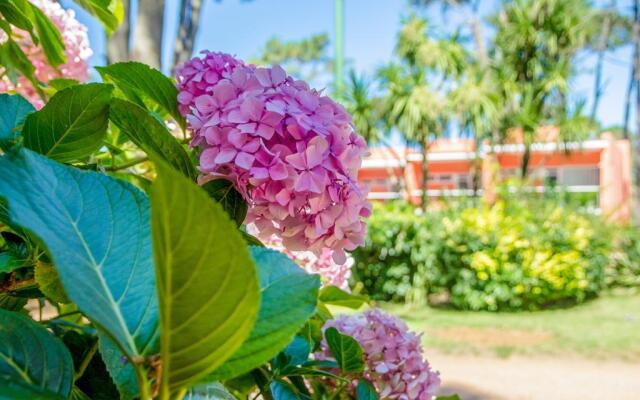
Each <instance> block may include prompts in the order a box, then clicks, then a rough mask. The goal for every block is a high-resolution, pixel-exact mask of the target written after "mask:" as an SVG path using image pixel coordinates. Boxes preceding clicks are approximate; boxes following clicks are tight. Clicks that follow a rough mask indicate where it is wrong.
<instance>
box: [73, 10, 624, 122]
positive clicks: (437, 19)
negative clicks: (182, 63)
mask: <svg viewBox="0 0 640 400" xmlns="http://www.w3.org/2000/svg"><path fill="white" fill-rule="evenodd" d="M601 2H602V0H600V1H598V2H597V3H601ZM63 3H64V4H65V5H70V6H71V7H73V8H75V9H76V10H77V7H76V6H74V5H73V4H69V3H70V2H69V1H63ZM166 3H167V4H166V7H167V10H168V11H170V12H167V13H166V18H165V28H166V31H167V32H169V34H168V35H169V36H168V37H165V39H170V40H165V43H166V48H168V47H171V46H172V45H173V34H170V33H172V32H175V27H176V23H177V16H178V12H177V0H166ZM204 3H205V5H204V8H203V14H202V19H201V28H200V31H199V35H198V38H197V40H196V51H199V50H203V49H209V50H215V51H224V52H228V53H232V54H235V55H237V56H238V57H240V58H244V59H246V58H250V57H251V56H255V55H256V54H258V53H259V52H260V49H261V48H262V47H263V46H264V43H265V42H266V41H267V40H268V39H269V38H271V37H274V36H275V37H278V38H279V39H282V40H295V39H301V38H304V37H308V36H310V35H312V34H315V33H321V32H327V33H329V35H330V36H332V35H333V1H332V0H253V1H250V2H242V1H240V0H223V1H221V2H216V1H213V0H204ZM344 3H345V15H344V19H345V56H346V57H347V58H348V59H349V60H350V61H351V64H350V66H352V67H353V68H354V69H355V70H356V71H358V72H366V73H371V72H373V71H374V70H375V68H376V67H377V66H379V65H381V64H383V63H385V62H386V61H388V60H389V59H390V58H391V56H392V53H393V46H394V43H395V38H396V34H397V32H398V30H399V28H400V21H401V18H402V16H403V15H407V13H408V12H409V8H408V6H407V0H344ZM495 3H497V1H494V0H490V1H484V2H483V4H484V5H483V8H482V9H481V13H483V14H486V13H487V12H489V11H491V10H492V9H495V8H494V7H495ZM618 3H620V4H622V6H626V5H627V3H629V1H628V0H626V1H622V2H621V1H619V2H618ZM77 15H78V19H79V20H81V22H83V23H85V24H86V25H87V26H88V27H89V36H90V41H91V46H92V48H93V50H94V53H95V54H94V56H93V57H92V59H91V64H92V65H101V64H103V63H104V55H105V39H104V33H103V31H102V29H101V27H100V24H99V23H98V22H96V21H95V20H93V18H92V17H91V16H89V15H88V14H86V13H85V12H83V11H82V10H78V11H77ZM427 15H428V16H429V18H430V19H431V20H432V23H434V24H436V25H437V26H439V27H440V28H442V29H453V28H455V27H456V26H458V24H459V21H460V20H459V18H457V17H456V15H455V14H453V13H449V14H448V15H446V16H444V17H443V15H442V13H441V12H440V9H439V8H433V9H430V10H428V11H427ZM168 54H169V52H165V57H164V61H163V63H164V64H165V65H168V64H169V62H168V61H169V60H168V57H167V56H168ZM579 60H580V70H582V71H583V72H582V74H581V75H579V76H578V77H577V78H576V79H575V82H574V83H573V91H572V92H573V93H574V95H575V96H576V97H578V98H583V99H585V100H586V101H587V102H588V103H587V110H590V108H589V101H590V99H591V95H592V91H593V76H592V70H593V64H594V57H591V56H588V55H581V56H580V57H579ZM630 60H631V49H630V48H621V49H619V50H617V51H615V52H613V53H611V54H609V55H608V57H607V63H606V66H605V82H606V84H607V87H606V90H605V94H604V96H603V98H602V99H601V103H600V108H599V112H598V119H599V120H600V121H601V123H602V124H603V125H605V126H608V125H616V124H621V123H622V121H623V112H624V110H623V107H624V97H625V91H626V85H627V82H628V79H629V76H628V75H629V71H628V69H629V67H628V66H629V61H630ZM633 121H635V118H634V119H632V122H633Z"/></svg>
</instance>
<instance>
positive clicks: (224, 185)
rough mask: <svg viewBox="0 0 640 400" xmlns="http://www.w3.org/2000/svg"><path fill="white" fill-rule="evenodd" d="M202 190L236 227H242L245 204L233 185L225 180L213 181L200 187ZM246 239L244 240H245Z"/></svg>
mask: <svg viewBox="0 0 640 400" xmlns="http://www.w3.org/2000/svg"><path fill="white" fill-rule="evenodd" d="M202 188H203V189H204V190H206V191H207V193H209V196H211V198H212V199H214V200H215V201H217V202H218V203H220V205H221V206H222V208H224V210H225V211H226V212H227V214H229V216H230V217H231V219H233V220H234V221H236V224H237V225H238V226H241V225H242V222H243V221H244V219H245V217H246V216H247V202H246V201H245V200H244V198H243V197H242V195H241V194H240V192H238V191H237V190H236V189H235V188H234V187H233V183H232V182H231V181H229V180H227V179H214V180H212V181H209V182H207V183H205V184H204V185H202ZM245 239H246V238H245Z"/></svg>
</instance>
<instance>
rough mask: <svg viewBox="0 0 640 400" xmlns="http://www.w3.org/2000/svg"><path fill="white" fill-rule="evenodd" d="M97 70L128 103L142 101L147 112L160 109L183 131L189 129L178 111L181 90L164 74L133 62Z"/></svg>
mask: <svg viewBox="0 0 640 400" xmlns="http://www.w3.org/2000/svg"><path fill="white" fill-rule="evenodd" d="M96 69H97V70H98V72H99V73H100V75H101V76H102V79H104V80H105V81H111V82H113V83H114V85H116V87H117V88H118V89H120V90H121V91H122V92H123V93H124V94H125V96H126V97H127V98H128V99H129V100H131V101H133V102H136V101H137V99H139V98H142V99H143V100H144V103H145V105H146V106H147V108H149V107H151V106H158V107H159V108H160V109H161V110H162V111H163V112H164V113H166V114H168V115H171V116H172V117H173V119H174V120H176V122H177V123H178V124H179V125H180V127H181V128H182V129H183V130H184V129H185V128H186V121H185V119H184V117H183V116H182V115H181V114H180V111H178V89H177V88H176V86H175V84H174V83H173V81H172V80H171V79H170V78H168V77H166V76H164V75H163V74H162V72H160V71H158V70H155V69H153V68H151V67H149V66H147V65H145V64H142V63H139V62H134V61H130V62H121V63H116V64H111V65H109V66H106V67H96Z"/></svg>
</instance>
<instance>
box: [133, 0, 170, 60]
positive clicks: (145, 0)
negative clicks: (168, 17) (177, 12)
mask: <svg viewBox="0 0 640 400" xmlns="http://www.w3.org/2000/svg"><path fill="white" fill-rule="evenodd" d="M163 30H164V0H138V18H137V19H136V26H135V28H134V32H133V59H135V60H137V61H141V62H143V63H145V64H148V65H150V66H152V67H154V68H158V69H160V67H161V65H162V32H163Z"/></svg>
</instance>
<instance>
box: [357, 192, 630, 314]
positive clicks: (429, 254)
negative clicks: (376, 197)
mask: <svg viewBox="0 0 640 400" xmlns="http://www.w3.org/2000/svg"><path fill="white" fill-rule="evenodd" d="M610 232H611V229H606V228H604V225H602V224H601V223H600V221H599V220H598V219H597V218H595V217H593V216H590V215H588V214H585V213H581V212H579V211H577V210H576V209H575V208H573V207H570V206H569V205H567V204H564V205H563V206H559V205H558V203H557V202H553V201H546V200H544V199H542V198H536V199H531V200H527V201H525V200H518V201H510V202H509V203H508V205H507V203H505V202H498V203H496V204H495V205H494V206H492V207H487V206H482V205H478V206H476V207H468V206H466V207H450V208H449V209H447V210H444V211H437V212H429V213H427V214H425V215H418V214H416V212H415V210H413V209H412V208H409V207H403V206H398V205H394V204H391V205H384V206H381V205H377V206H376V210H375V211H374V213H373V217H372V218H371V220H370V222H369V234H368V238H367V243H366V245H365V246H364V247H363V248H360V249H359V250H357V251H356V252H354V257H355V259H356V264H355V267H354V273H353V282H352V283H353V284H356V285H359V286H361V287H362V290H363V291H364V292H366V293H367V294H369V295H370V296H371V297H372V298H373V299H376V300H384V301H409V302H424V301H427V300H429V301H431V302H443V301H444V302H446V303H448V304H450V305H452V306H454V307H456V308H460V309H472V310H515V309H539V308H543V307H549V306H554V305H564V304H571V303H577V302H581V301H583V300H585V299H586V298H588V297H591V296H595V295H596V294H597V293H598V292H599V291H600V290H601V289H602V288H603V287H604V286H605V270H612V268H610V265H611V261H610V260H611V258H610V255H611V239H610ZM635 243H636V244H638V242H635ZM607 267H609V268H608V269H607ZM613 269H614V270H615V268H613ZM612 274H613V275H615V274H616V272H615V271H613V272H612ZM607 280H609V281H613V279H612V278H610V277H609V278H607Z"/></svg>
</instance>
